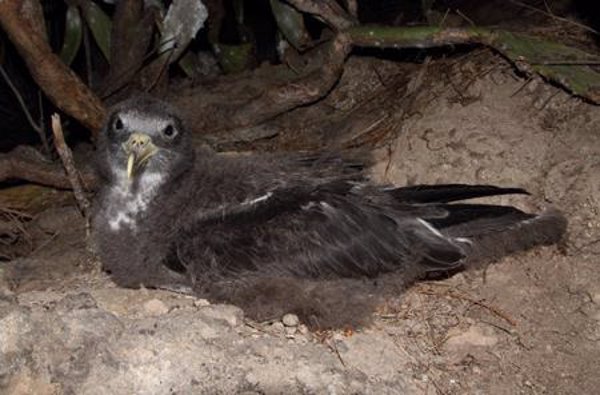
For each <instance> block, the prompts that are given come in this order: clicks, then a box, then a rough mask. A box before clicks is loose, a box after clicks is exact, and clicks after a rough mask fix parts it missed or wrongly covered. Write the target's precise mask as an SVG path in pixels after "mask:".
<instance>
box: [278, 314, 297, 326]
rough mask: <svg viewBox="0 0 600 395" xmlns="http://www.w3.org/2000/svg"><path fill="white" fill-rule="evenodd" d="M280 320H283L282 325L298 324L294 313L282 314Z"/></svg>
mask: <svg viewBox="0 0 600 395" xmlns="http://www.w3.org/2000/svg"><path fill="white" fill-rule="evenodd" d="M281 321H282V322H283V325H285V326H290V327H296V326H298V324H300V320H299V319H298V316H297V315H296V314H286V315H284V316H283V318H282V319H281Z"/></svg>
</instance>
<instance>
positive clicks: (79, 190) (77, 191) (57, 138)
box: [52, 113, 90, 228]
mask: <svg viewBox="0 0 600 395" xmlns="http://www.w3.org/2000/svg"><path fill="white" fill-rule="evenodd" d="M52 133H53V134H54V146H55V147H56V150H57V151H58V154H59V155H60V159H61V160H62V163H63V166H64V168H65V171H66V172H67V177H68V178H69V182H70V183H71V186H72V187H73V194H74V195H75V199H76V200H77V205H78V206H79V209H80V210H81V213H82V214H83V216H84V218H85V219H86V222H87V225H86V227H87V228H89V218H90V202H89V200H88V199H87V198H86V197H85V194H84V192H83V187H82V186H81V178H80V176H79V173H78V172H77V169H76V168H75V162H74V161H73V155H71V150H70V149H69V147H68V146H67V143H65V136H64V134H63V130H62V125H61V123H60V116H59V115H58V114H56V113H54V114H52Z"/></svg>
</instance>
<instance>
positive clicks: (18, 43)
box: [0, 0, 105, 136]
mask: <svg viewBox="0 0 600 395" xmlns="http://www.w3.org/2000/svg"><path fill="white" fill-rule="evenodd" d="M32 7H33V8H35V7H39V2H38V1H37V0H2V1H0V26H1V27H2V29H3V30H4V31H5V32H6V34H7V35H8V37H9V38H10V40H11V42H12V43H13V45H14V46H15V48H16V49H17V51H18V52H19V54H20V55H21V57H22V58H23V60H25V63H26V64H27V67H28V69H29V72H30V73H31V76H32V77H33V79H34V80H35V81H36V82H37V84H38V85H39V86H40V88H41V89H42V90H43V91H44V93H45V94H46V95H47V96H48V97H49V98H50V99H51V100H52V102H53V103H54V104H55V105H56V106H57V107H58V108H60V109H61V110H63V111H65V112H66V113H67V114H69V115H70V116H72V117H73V118H75V119H77V120H78V121H79V122H81V124H82V125H84V126H85V127H87V128H88V129H90V130H91V131H92V133H93V135H94V136H96V135H97V133H98V131H99V130H100V127H101V125H102V121H103V119H104V115H105V109H104V106H103V105H102V103H101V102H100V100H99V99H98V98H97V97H96V95H94V93H93V92H92V91H91V90H90V89H89V88H88V87H87V86H85V85H84V84H83V83H82V82H81V80H80V79H79V78H78V77H77V75H75V73H74V72H73V71H71V69H69V68H68V67H67V66H66V65H65V64H64V63H63V62H62V61H61V60H60V58H59V57H58V56H57V55H56V54H54V53H53V52H52V49H51V48H50V46H49V45H48V43H47V42H46V40H45V38H44V37H43V36H42V35H41V34H40V33H39V29H38V28H36V27H35V26H44V20H43V19H40V18H35V19H33V18H34V17H35V16H34V15H33V14H32V13H27V12H26V10H27V9H28V8H32ZM28 16H29V17H28Z"/></svg>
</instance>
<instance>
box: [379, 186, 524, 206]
mask: <svg viewBox="0 0 600 395" xmlns="http://www.w3.org/2000/svg"><path fill="white" fill-rule="evenodd" d="M389 193H391V194H392V196H394V197H395V198H396V199H398V200H400V201H402V202H406V203H449V202H455V201H458V200H466V199H474V198H479V197H486V196H497V195H510V194H522V195H529V192H527V191H526V190H524V189H522V188H501V187H496V186H493V185H466V184H445V185H416V186H410V187H401V188H395V189H391V190H389Z"/></svg>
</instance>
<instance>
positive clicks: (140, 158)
mask: <svg viewBox="0 0 600 395" xmlns="http://www.w3.org/2000/svg"><path fill="white" fill-rule="evenodd" d="M123 149H124V150H125V152H126V153H127V178H128V179H130V180H131V179H132V178H133V176H134V174H135V172H137V171H138V170H139V169H140V168H141V167H142V166H143V165H144V163H146V162H147V161H148V159H150V157H152V155H154V154H155V153H156V152H157V151H158V148H157V147H156V146H155V145H154V143H153V142H152V139H151V138H150V136H148V135H147V134H143V133H132V134H131V136H129V138H128V139H127V141H126V142H125V143H123Z"/></svg>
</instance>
